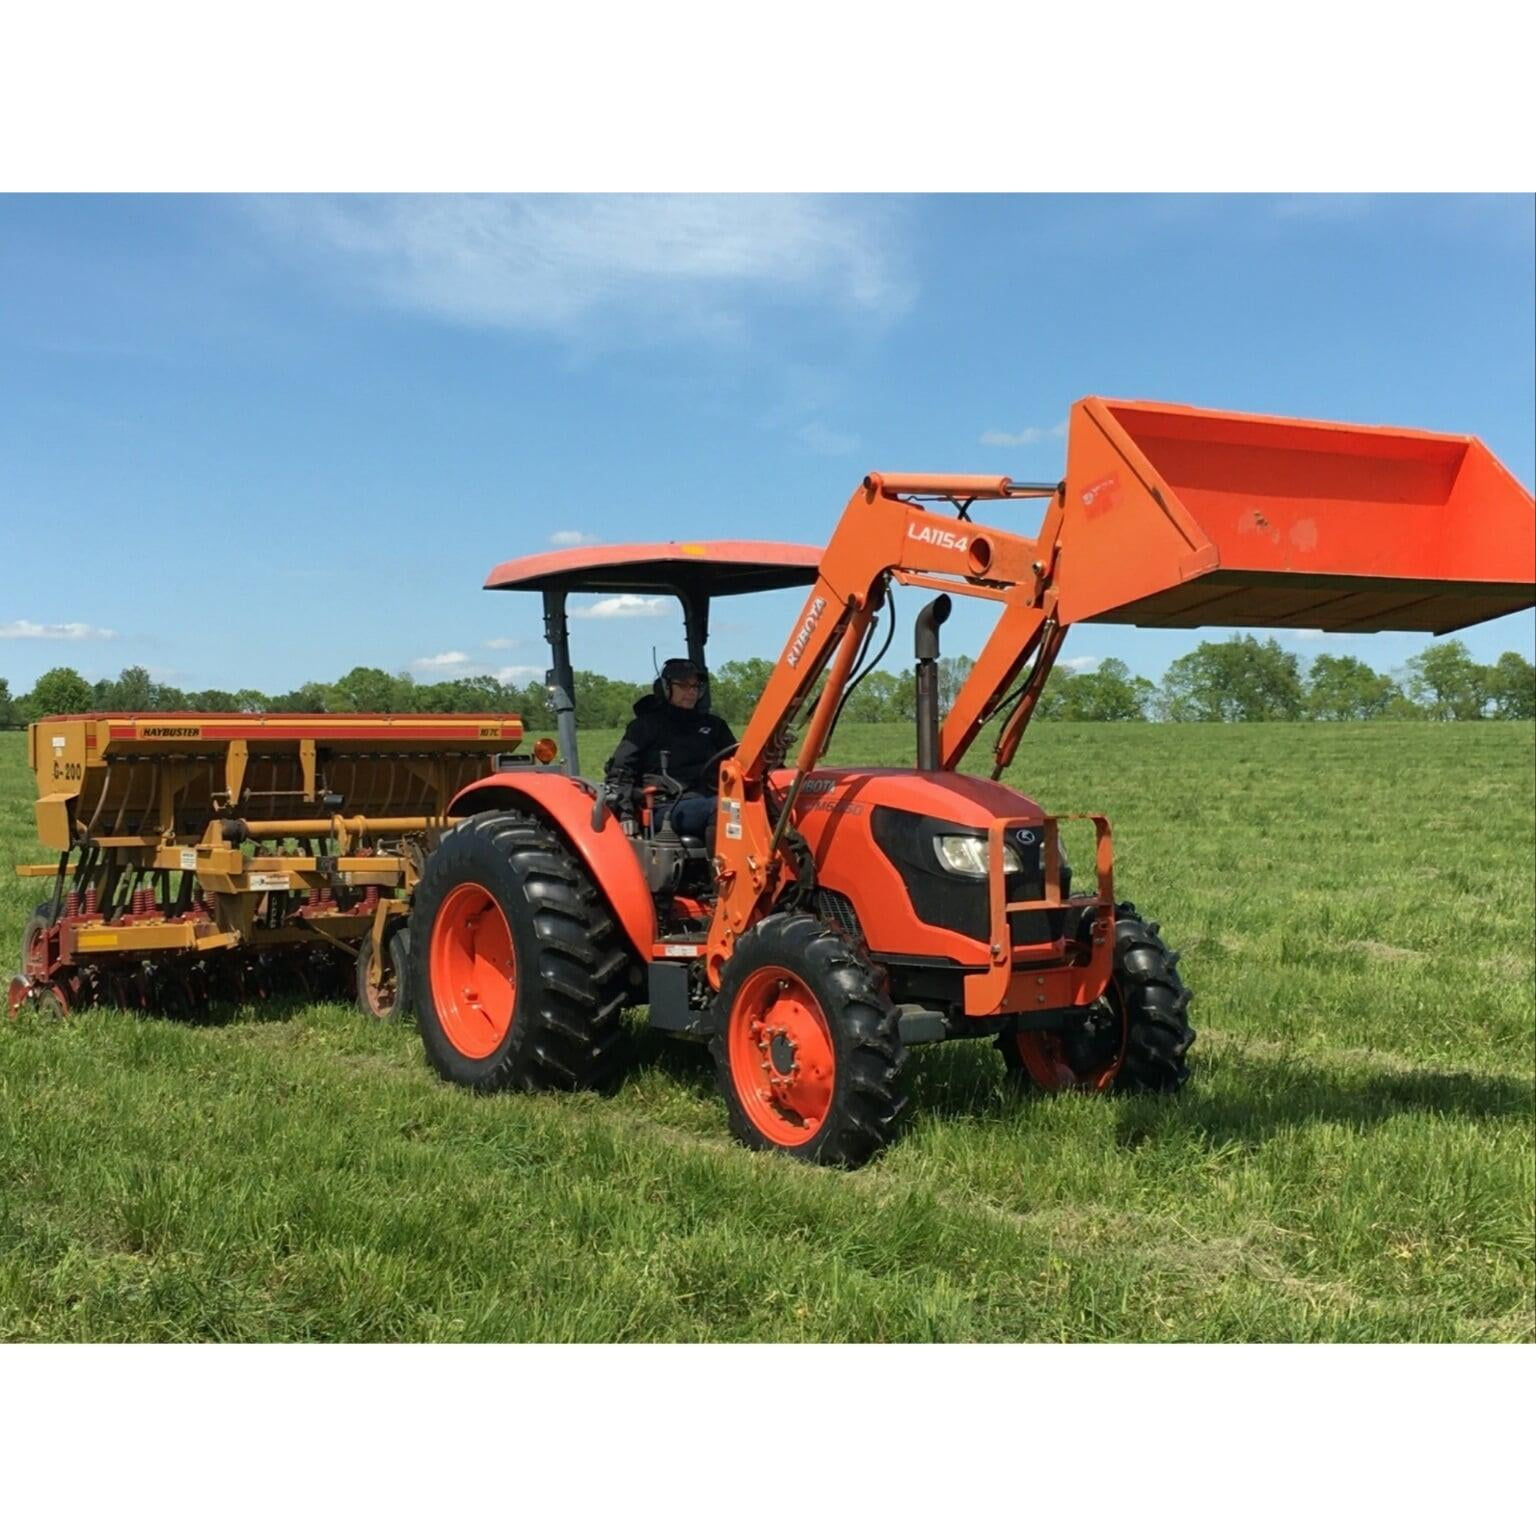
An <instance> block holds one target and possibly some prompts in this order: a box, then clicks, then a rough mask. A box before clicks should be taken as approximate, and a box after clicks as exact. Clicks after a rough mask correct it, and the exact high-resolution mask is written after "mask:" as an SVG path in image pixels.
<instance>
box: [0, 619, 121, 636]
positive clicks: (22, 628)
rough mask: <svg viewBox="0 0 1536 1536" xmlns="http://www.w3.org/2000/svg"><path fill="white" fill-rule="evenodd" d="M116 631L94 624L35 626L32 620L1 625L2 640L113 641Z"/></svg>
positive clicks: (13, 620)
mask: <svg viewBox="0 0 1536 1536" xmlns="http://www.w3.org/2000/svg"><path fill="white" fill-rule="evenodd" d="M116 637H117V631H116V630H115V629H97V628H96V627H95V625H93V624H34V623H33V622H32V621H31V619H12V620H11V621H10V623H8V624H0V640H113V639H116Z"/></svg>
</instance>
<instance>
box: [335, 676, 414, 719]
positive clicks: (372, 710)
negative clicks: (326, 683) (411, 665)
mask: <svg viewBox="0 0 1536 1536" xmlns="http://www.w3.org/2000/svg"><path fill="white" fill-rule="evenodd" d="M411 686H412V684H411V681H410V679H409V678H406V679H404V680H402V679H400V678H397V677H391V676H390V674H389V673H388V672H386V671H385V670H384V669H383V668H382V667H353V668H352V670H351V671H350V672H348V673H346V674H345V675H344V676H342V677H339V678H337V679H336V681H335V682H334V683H332V684H331V685H330V687H329V688H327V689H326V690H325V693H326V708H327V709H329V710H331V711H333V712H334V713H337V714H347V713H355V714H364V715H373V714H378V715H384V714H389V713H390V712H391V711H393V710H396V709H398V708H400V705H401V703H402V702H403V700H404V696H405V695H408V694H409V692H410V689H411Z"/></svg>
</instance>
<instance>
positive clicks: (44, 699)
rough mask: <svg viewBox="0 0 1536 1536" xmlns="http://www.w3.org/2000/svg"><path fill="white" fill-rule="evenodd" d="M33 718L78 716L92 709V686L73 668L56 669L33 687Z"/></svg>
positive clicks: (46, 674)
mask: <svg viewBox="0 0 1536 1536" xmlns="http://www.w3.org/2000/svg"><path fill="white" fill-rule="evenodd" d="M31 705H32V708H31V718H32V719H34V720H36V719H41V718H42V717H43V716H44V715H77V714H80V713H82V712H83V711H85V710H88V709H89V708H90V707H91V685H90V684H89V683H88V682H86V680H85V679H84V678H83V677H81V676H80V674H79V673H78V672H76V671H75V669H74V668H73V667H54V668H52V670H50V671H48V672H44V673H43V675H42V676H41V677H40V678H38V680H37V681H36V682H35V683H33V685H32V696H31Z"/></svg>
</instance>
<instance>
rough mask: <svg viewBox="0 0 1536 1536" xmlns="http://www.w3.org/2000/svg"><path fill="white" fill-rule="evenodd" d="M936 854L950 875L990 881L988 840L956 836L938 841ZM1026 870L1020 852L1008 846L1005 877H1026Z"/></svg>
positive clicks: (936, 840) (1004, 856)
mask: <svg viewBox="0 0 1536 1536" xmlns="http://www.w3.org/2000/svg"><path fill="white" fill-rule="evenodd" d="M933 851H934V853H935V854H936V855H937V856H938V860H939V863H940V864H942V865H943V866H944V868H945V869H947V870H948V871H949V872H950V874H952V875H969V876H971V877H972V878H973V879H976V880H984V879H986V877H987V870H988V868H989V866H990V859H989V856H988V850H987V840H986V838H984V837H967V836H966V835H964V834H963V833H952V834H949V835H946V836H942V837H936V838H934V840H933ZM1023 870H1024V861H1023V859H1021V858H1020V857H1019V850H1018V849H1017V848H1015V847H1014V846H1013V845H1012V844H1011V843H1004V844H1003V873H1004V874H1005V875H1017V874H1022V873H1023Z"/></svg>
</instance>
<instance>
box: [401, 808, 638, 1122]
mask: <svg viewBox="0 0 1536 1536" xmlns="http://www.w3.org/2000/svg"><path fill="white" fill-rule="evenodd" d="M628 969H629V953H628V950H627V949H626V947H625V944H624V940H623V937H622V935H621V934H620V931H619V927H618V924H617V923H616V922H615V921H614V918H613V915H612V914H611V913H610V912H609V910H608V908H607V905H606V904H605V903H604V901H603V899H602V897H601V896H600V895H599V894H598V892H597V890H596V888H595V887H594V886H593V884H592V882H591V880H590V879H589V878H588V877H587V873H586V870H585V869H584V868H583V866H582V864H581V863H580V861H579V860H578V859H577V857H576V855H575V854H574V853H573V852H572V851H571V849H570V847H569V846H568V845H567V844H566V842H565V840H564V838H562V837H561V836H560V834H559V833H558V832H557V831H556V830H555V829H554V828H553V827H551V826H550V825H549V824H548V823H547V822H545V821H543V820H541V819H540V818H538V817H536V816H534V815H532V814H530V813H528V812H525V811H482V812H481V813H480V814H479V815H477V816H471V817H469V818H467V819H466V820H464V821H461V822H460V823H459V824H458V825H457V826H456V827H454V828H453V830H452V831H450V832H449V833H448V834H447V835H446V836H445V837H444V838H443V840H442V842H441V843H440V844H439V845H438V847H437V850H436V851H435V852H434V853H433V855H432V857H431V858H430V859H429V860H428V862H427V867H426V870H425V871H424V872H423V875H422V878H421V881H420V883H419V884H418V885H417V887H416V892H415V896H414V898H413V900H412V903H411V923H410V963H409V966H408V973H409V975H410V977H411V989H412V996H413V1000H414V1005H415V1012H416V1022H417V1027H418V1028H419V1030H420V1033H421V1040H422V1045H423V1048H424V1049H425V1051H426V1056H427V1060H428V1061H429V1062H431V1064H432V1066H433V1067H434V1068H435V1069H436V1071H437V1072H438V1074H439V1075H440V1076H441V1077H443V1078H445V1079H447V1080H448V1081H449V1082H452V1083H458V1084H460V1085H462V1086H464V1087H467V1088H473V1089H476V1090H477V1091H480V1092H491V1091H494V1090H496V1089H500V1088H524V1089H541V1088H570V1089H577V1088H599V1087H603V1086H605V1085H606V1084H607V1083H608V1082H609V1081H610V1080H611V1079H612V1077H613V1075H614V1073H615V1072H616V1071H617V1069H618V1067H619V1065H620V1063H621V1057H622V1053H623V1047H624V1041H625V1035H624V1030H623V1026H622V1023H621V1021H620V1015H621V1011H622V1009H623V1006H624V1002H625V998H626V983H625V977H626V973H627V971H628Z"/></svg>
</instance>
